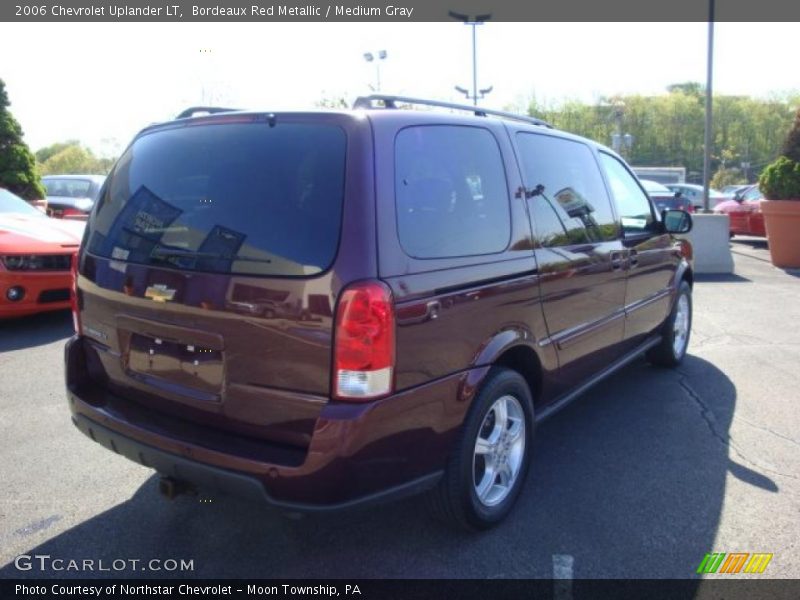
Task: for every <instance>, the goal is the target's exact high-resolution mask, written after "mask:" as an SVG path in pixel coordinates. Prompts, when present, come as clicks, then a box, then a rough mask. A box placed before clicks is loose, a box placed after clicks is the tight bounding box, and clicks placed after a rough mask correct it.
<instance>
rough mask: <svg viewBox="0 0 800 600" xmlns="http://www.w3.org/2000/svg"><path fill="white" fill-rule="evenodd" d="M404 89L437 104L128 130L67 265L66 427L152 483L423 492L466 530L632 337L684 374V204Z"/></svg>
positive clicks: (523, 132)
mask: <svg viewBox="0 0 800 600" xmlns="http://www.w3.org/2000/svg"><path fill="white" fill-rule="evenodd" d="M404 103H420V104H432V105H434V106H437V105H441V103H437V102H434V101H424V100H415V99H410V98H398V97H377V96H372V97H367V98H362V99H359V101H358V102H357V104H356V108H355V109H354V110H342V111H331V112H281V113H268V112H243V111H227V110H224V109H213V108H212V109H208V108H207V109H204V111H203V114H202V115H196V112H197V111H192V110H189V111H187V112H186V113H184V114H182V115H181V116H180V117H179V118H177V119H175V120H174V121H171V122H167V123H162V124H158V125H154V126H151V127H148V128H146V129H145V130H143V131H142V132H141V133H139V135H138V136H137V137H136V138H135V140H134V141H133V143H132V144H131V145H130V147H129V148H128V149H127V150H126V151H125V153H124V154H123V156H122V157H121V158H120V159H119V161H118V162H117V164H116V165H115V166H114V168H113V171H112V172H111V174H110V176H109V177H108V180H107V182H106V184H105V186H104V188H103V191H102V193H101V196H100V198H99V199H98V201H97V204H96V206H95V208H94V210H93V211H92V214H91V216H90V219H89V222H88V226H87V229H86V234H85V237H84V240H83V243H82V245H81V249H80V253H79V255H78V259H77V262H76V266H75V270H76V281H75V286H74V288H75V289H74V290H73V295H74V298H73V300H74V307H73V310H74V316H75V325H76V331H77V334H76V335H75V336H74V337H73V338H72V339H71V340H70V341H69V343H68V344H67V348H66V366H67V369H66V373H67V389H68V396H69V403H70V408H71V410H72V420H73V422H74V423H75V425H76V426H77V427H78V428H79V429H80V430H81V431H82V432H84V433H85V434H86V435H88V436H89V437H91V438H92V439H93V440H94V441H96V442H98V443H100V444H102V445H104V446H106V447H107V448H109V449H111V450H114V451H115V452H117V453H119V454H122V455H123V456H126V457H128V458H129V459H131V460H134V461H136V462H138V463H141V464H143V465H145V466H147V467H150V468H152V469H155V470H156V471H158V473H160V474H161V476H162V478H163V479H162V488H163V490H165V491H166V492H175V491H178V490H181V489H186V488H190V487H200V488H203V487H208V488H215V489H221V490H223V491H226V492H229V493H234V494H237V495H243V496H249V497H251V498H256V499H258V500H259V501H262V502H266V503H268V504H271V505H274V506H277V507H280V508H282V509H284V510H288V511H309V510H324V509H340V508H344V507H350V506H355V505H360V504H366V503H370V502H376V501H380V500H385V499H388V498H394V497H397V496H402V495H407V494H410V493H415V492H422V491H426V492H428V494H429V496H430V498H431V506H432V507H433V508H434V510H435V511H436V512H437V513H438V514H439V515H441V516H443V517H444V518H446V519H447V520H449V521H451V522H453V523H455V524H458V525H460V526H462V527H466V528H470V529H482V528H487V527H490V526H492V525H494V524H496V523H498V522H499V521H500V520H502V519H503V518H504V517H505V516H506V515H507V514H508V513H509V511H510V510H511V508H512V506H513V504H514V502H515V501H516V499H517V497H518V496H519V493H520V490H521V489H522V487H523V486H522V484H523V481H524V479H525V476H526V473H527V471H528V466H529V463H530V459H531V449H532V436H533V432H534V426H535V424H536V423H537V422H539V421H541V420H542V419H544V418H545V417H547V416H548V415H550V414H552V413H553V412H555V411H556V410H558V409H559V408H561V407H562V406H564V405H566V404H567V403H568V402H570V401H571V400H572V399H573V398H575V397H576V396H578V395H579V394H580V393H581V392H583V391H584V390H585V389H586V388H587V387H589V386H590V385H592V384H593V383H595V382H597V381H599V380H600V379H602V378H603V377H605V376H607V375H608V374H609V373H611V372H613V371H615V370H617V369H618V368H620V367H622V366H624V365H625V364H626V363H628V362H629V361H631V360H632V359H634V358H636V357H638V356H640V355H641V354H643V353H646V356H647V357H648V359H649V360H650V361H651V362H653V363H656V364H659V365H665V366H674V365H677V364H678V363H680V362H681V360H682V359H683V357H684V354H685V352H686V347H687V344H688V340H689V333H690V329H691V315H692V300H691V297H692V283H693V275H692V269H691V263H690V260H689V258H690V257H691V246H690V245H689V244H688V243H687V242H685V241H679V240H676V239H674V238H673V237H672V234H674V233H685V232H686V231H688V230H689V229H690V228H691V217H690V216H689V215H688V214H686V213H684V212H682V211H665V212H664V213H662V214H658V212H657V211H656V210H655V209H654V207H653V204H652V203H651V201H650V199H649V198H648V196H647V194H646V193H645V192H644V190H643V189H642V187H641V185H640V184H639V182H638V180H637V179H636V177H635V176H634V175H633V174H632V173H631V171H630V169H629V168H628V166H627V165H626V164H625V163H624V162H623V161H622V159H620V157H619V156H617V155H616V154H614V153H613V152H611V151H610V150H608V149H607V148H604V147H602V146H599V145H598V144H595V143H593V142H590V141H588V140H585V139H582V138H579V137H576V136H573V135H569V134H566V133H563V132H559V131H556V130H554V129H553V128H551V127H550V126H549V125H547V124H546V123H544V122H541V121H538V120H536V119H532V118H527V117H519V116H515V115H509V114H506V113H494V112H492V111H488V110H484V109H476V108H474V107H471V108H470V107H461V108H462V109H465V110H462V111H461V113H460V114H459V113H453V112H452V111H450V112H447V111H435V110H434V111H431V110H428V111H414V110H400V109H399V108H398V107H399V106H401V105H402V104H404ZM448 108H452V107H448Z"/></svg>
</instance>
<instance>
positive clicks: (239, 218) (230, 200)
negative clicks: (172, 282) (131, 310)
mask: <svg viewBox="0 0 800 600" xmlns="http://www.w3.org/2000/svg"><path fill="white" fill-rule="evenodd" d="M345 146H346V136H345V133H344V131H343V130H342V129H340V128H338V127H335V126H326V125H317V124H300V123H284V124H281V123H280V122H279V123H278V124H277V125H275V126H274V127H269V126H268V125H267V124H266V123H237V124H230V123H228V124H205V125H197V126H189V127H181V128H175V129H166V130H161V131H156V132H153V133H150V134H146V135H144V136H142V137H141V138H139V139H138V140H137V141H136V142H135V143H134V144H133V145H132V146H131V147H130V148H129V149H128V150H127V151H126V152H125V154H124V155H123V156H122V157H121V158H120V160H119V162H118V163H117V166H116V167H115V169H114V173H113V175H112V179H111V182H110V185H107V186H106V190H105V193H104V194H103V197H102V198H101V200H100V202H99V205H98V208H97V211H96V214H95V216H94V219H93V222H92V225H91V226H92V231H91V233H90V237H89V246H88V247H89V252H91V253H93V254H96V255H99V256H104V257H107V258H112V259H114V260H118V261H127V262H133V263H139V264H147V265H154V266H165V267H173V268H178V269H182V270H191V271H205V272H220V273H236V274H243V275H247V274H253V275H278V276H307V275H314V274H317V273H320V272H322V271H324V270H325V269H327V268H328V267H329V266H330V264H331V263H332V262H333V258H334V256H335V254H336V249H337V246H338V243H339V231H340V226H341V213H342V200H343V196H344V169H345Z"/></svg>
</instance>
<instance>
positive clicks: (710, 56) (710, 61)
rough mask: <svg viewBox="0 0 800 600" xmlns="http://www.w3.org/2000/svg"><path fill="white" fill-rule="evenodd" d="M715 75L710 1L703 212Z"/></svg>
mask: <svg viewBox="0 0 800 600" xmlns="http://www.w3.org/2000/svg"><path fill="white" fill-rule="evenodd" d="M713 75H714V0H708V65H707V71H706V126H705V135H704V138H703V145H704V148H703V212H706V213H707V212H710V211H709V200H708V190H709V181H710V179H711V172H710V171H711V133H712V132H711V124H712V120H711V108H712V102H711V100H712V98H713V94H712V86H711V82H712V80H713Z"/></svg>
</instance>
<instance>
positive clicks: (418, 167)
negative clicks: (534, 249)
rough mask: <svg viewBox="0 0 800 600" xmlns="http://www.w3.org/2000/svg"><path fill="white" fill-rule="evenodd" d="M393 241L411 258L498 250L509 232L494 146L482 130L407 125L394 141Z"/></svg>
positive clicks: (503, 185)
mask: <svg viewBox="0 0 800 600" xmlns="http://www.w3.org/2000/svg"><path fill="white" fill-rule="evenodd" d="M395 178H396V179H395V195H396V203H397V229H398V233H399V236H400V244H401V245H402V247H403V250H404V251H405V252H406V254H408V255H409V256H412V257H415V258H445V257H457V256H472V255H478V254H492V253H495V252H502V251H503V250H505V248H506V246H508V241H509V238H510V237H511V221H510V215H509V203H508V186H507V185H506V175H505V170H504V168H503V159H502V157H501V155H500V148H499V146H498V145H497V141H496V140H495V139H494V136H493V135H492V134H491V133H490V132H489V131H488V130H486V129H480V128H477V127H462V126H450V125H433V126H421V127H409V128H407V129H404V130H402V131H401V132H400V133H399V134H397V139H396V141H395Z"/></svg>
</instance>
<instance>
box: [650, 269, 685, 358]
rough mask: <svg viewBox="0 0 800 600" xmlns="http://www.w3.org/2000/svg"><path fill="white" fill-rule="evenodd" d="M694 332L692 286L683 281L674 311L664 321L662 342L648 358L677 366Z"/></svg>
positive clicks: (652, 350) (651, 351)
mask: <svg viewBox="0 0 800 600" xmlns="http://www.w3.org/2000/svg"><path fill="white" fill-rule="evenodd" d="M691 333H692V288H691V286H690V285H689V284H688V283H687V282H686V281H681V284H680V286H679V287H678V296H677V297H676V299H675V304H674V305H673V307H672V312H671V313H670V315H669V317H668V318H667V320H666V322H665V323H664V327H663V328H662V333H661V343H660V344H659V345H658V346H655V347H654V348H652V349H651V350H650V351H649V352H648V353H647V359H648V360H649V361H650V362H651V363H653V364H655V365H659V366H663V367H677V366H678V365H679V364H681V362H683V357H684V356H686V349H687V348H688V347H689V337H690V336H691Z"/></svg>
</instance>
